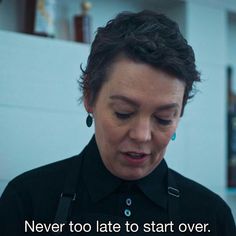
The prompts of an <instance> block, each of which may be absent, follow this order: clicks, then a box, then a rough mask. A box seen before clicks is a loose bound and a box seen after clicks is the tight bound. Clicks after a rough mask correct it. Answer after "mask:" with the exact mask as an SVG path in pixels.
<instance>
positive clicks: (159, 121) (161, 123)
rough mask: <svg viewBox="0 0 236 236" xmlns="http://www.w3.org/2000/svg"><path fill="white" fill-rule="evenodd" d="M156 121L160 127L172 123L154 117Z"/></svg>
mask: <svg viewBox="0 0 236 236" xmlns="http://www.w3.org/2000/svg"><path fill="white" fill-rule="evenodd" d="M156 120H157V122H158V123H159V124H160V125H165V126H167V125H171V123H172V120H167V119H161V118H158V117H156Z"/></svg>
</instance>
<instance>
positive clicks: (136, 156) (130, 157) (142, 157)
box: [122, 151, 150, 165]
mask: <svg viewBox="0 0 236 236" xmlns="http://www.w3.org/2000/svg"><path fill="white" fill-rule="evenodd" d="M122 155H123V157H124V158H125V159H126V161H128V162H129V163H130V164H134V165H137V164H139V165H140V164H142V163H144V162H145V161H146V159H148V158H149V157H150V154H148V153H143V152H133V151H131V152H122Z"/></svg>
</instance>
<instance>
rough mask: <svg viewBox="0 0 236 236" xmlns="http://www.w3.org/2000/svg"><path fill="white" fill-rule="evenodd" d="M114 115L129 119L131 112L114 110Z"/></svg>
mask: <svg viewBox="0 0 236 236" xmlns="http://www.w3.org/2000/svg"><path fill="white" fill-rule="evenodd" d="M115 115H116V117H117V118H119V119H121V120H125V119H129V118H130V117H131V115H132V113H120V112H115Z"/></svg>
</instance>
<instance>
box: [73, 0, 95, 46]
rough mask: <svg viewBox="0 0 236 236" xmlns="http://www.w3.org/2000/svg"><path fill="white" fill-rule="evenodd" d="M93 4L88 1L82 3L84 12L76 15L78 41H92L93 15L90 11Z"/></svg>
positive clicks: (75, 23)
mask: <svg viewBox="0 0 236 236" xmlns="http://www.w3.org/2000/svg"><path fill="white" fill-rule="evenodd" d="M91 7H92V4H91V3H90V2H88V1H83V2H82V3H81V9H82V13H81V14H80V15H75V16H74V34H75V36H74V40H75V41H76V42H83V43H91V16H90V15H89V14H88V11H89V10H90V9H91Z"/></svg>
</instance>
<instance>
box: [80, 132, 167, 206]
mask: <svg viewBox="0 0 236 236" xmlns="http://www.w3.org/2000/svg"><path fill="white" fill-rule="evenodd" d="M167 170H168V167H167V164H166V162H165V160H164V159H163V160H162V161H161V163H160V164H159V165H158V166H157V167H156V168H155V170H154V171H152V172H151V173H150V174H149V175H148V176H146V177H144V178H142V179H140V180H137V181H127V182H133V183H135V184H136V185H137V186H138V187H139V189H140V190H141V191H142V192H143V193H144V194H145V195H146V196H147V197H148V198H149V199H150V200H151V201H153V202H154V203H155V204H157V205H159V206H161V207H163V208H165V209H167V197H168V196H167V195H168V194H167V190H166V189H167ZM83 176H84V181H85V184H86V186H87V188H88V192H89V195H90V197H91V199H92V201H93V202H97V201H99V200H101V199H102V198H104V197H106V196H107V195H109V194H111V193H112V192H114V191H115V190H117V189H118V187H119V186H120V185H121V184H122V183H124V182H126V181H123V180H121V179H119V178H118V177H116V176H114V175H112V174H111V173H110V172H109V171H108V170H107V169H106V167H105V166H104V164H103V162H102V159H101V156H100V154H99V150H98V147H97V144H96V140H95V136H93V137H92V139H91V141H90V142H89V144H88V145H87V150H86V153H85V159H84V167H83Z"/></svg>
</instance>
